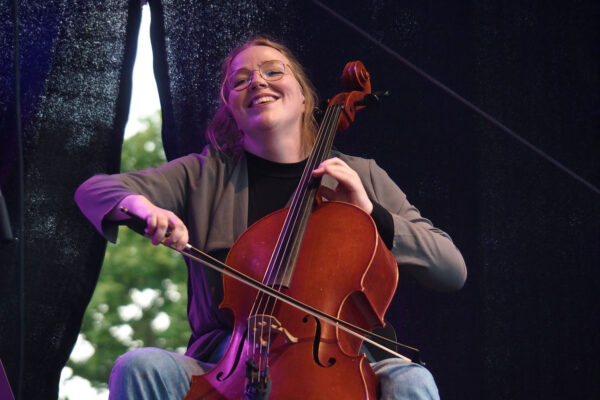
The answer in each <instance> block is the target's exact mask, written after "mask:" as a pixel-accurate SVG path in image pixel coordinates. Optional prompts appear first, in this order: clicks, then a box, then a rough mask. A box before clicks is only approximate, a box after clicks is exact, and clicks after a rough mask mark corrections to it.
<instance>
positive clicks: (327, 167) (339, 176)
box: [312, 157, 373, 214]
mask: <svg viewBox="0 0 600 400" xmlns="http://www.w3.org/2000/svg"><path fill="white" fill-rule="evenodd" d="M323 175H330V176H331V177H332V178H334V179H335V180H337V181H338V185H337V187H336V188H335V190H332V189H330V188H328V187H325V186H321V187H320V189H319V190H320V194H321V196H323V197H325V198H326V199H327V200H334V201H345V202H346V203H351V204H354V205H355V206H358V207H360V208H362V209H363V210H364V211H365V212H366V213H367V214H371V212H372V211H373V203H371V200H369V197H368V196H367V192H366V191H365V188H364V186H363V184H362V182H361V180H360V178H359V176H358V174H357V173H356V171H354V170H353V169H352V168H350V167H349V166H348V164H346V163H345V162H343V161H342V160H340V159H339V158H337V157H334V158H330V159H328V160H325V161H323V162H322V163H321V164H320V165H319V166H318V167H317V169H315V170H314V171H313V172H312V176H314V177H316V178H318V177H321V176H323Z"/></svg>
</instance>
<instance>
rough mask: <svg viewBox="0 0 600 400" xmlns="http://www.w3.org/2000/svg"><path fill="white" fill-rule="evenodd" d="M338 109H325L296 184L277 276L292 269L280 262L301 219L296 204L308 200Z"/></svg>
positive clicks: (279, 257)
mask: <svg viewBox="0 0 600 400" xmlns="http://www.w3.org/2000/svg"><path fill="white" fill-rule="evenodd" d="M338 107H339V106H338V105H334V106H332V107H328V108H327V110H326V112H325V116H324V118H323V123H322V124H321V127H320V129H319V136H318V138H317V142H316V143H315V148H314V149H313V151H312V152H311V157H310V158H309V160H308V163H307V165H306V167H305V168H304V171H303V173H302V177H301V179H300V182H299V184H298V189H301V188H302V189H303V190H301V191H300V192H299V193H294V198H293V201H292V205H291V207H290V209H289V212H290V213H292V214H291V215H290V216H289V218H286V224H285V226H284V228H283V230H286V236H288V237H287V239H288V240H286V241H285V247H284V248H283V249H282V250H281V249H280V251H279V254H278V255H277V256H278V261H277V262H278V264H277V273H278V274H279V272H280V270H281V268H284V272H286V271H287V270H288V269H290V268H292V265H289V263H287V262H286V263H285V265H283V264H284V263H283V261H284V260H282V259H281V258H282V257H285V254H286V253H287V252H288V249H289V246H290V245H292V243H291V241H290V240H289V239H290V238H289V236H290V235H291V234H292V233H291V232H290V231H291V230H292V229H293V228H294V227H296V226H297V225H298V220H299V219H300V218H302V216H303V212H304V210H302V209H300V207H297V204H298V203H300V204H301V203H303V202H305V201H307V200H308V199H307V196H308V195H309V193H310V191H309V186H308V182H309V181H310V179H312V171H313V170H314V169H315V168H316V166H317V165H316V164H317V162H318V160H320V159H322V157H323V154H324V152H325V151H326V149H327V146H328V142H327V141H326V139H327V134H326V132H329V131H331V129H334V128H335V127H336V126H337V123H338V120H339V114H340V113H339V110H338V109H337V108H338ZM329 136H331V135H329ZM288 220H289V224H288ZM283 230H282V231H283ZM288 261H289V260H288ZM284 275H285V274H284ZM281 288H282V282H281V281H279V282H278V283H277V289H278V290H281ZM269 297H270V296H269ZM275 306H276V299H273V300H272V306H271V312H270V313H273V311H274V309H275Z"/></svg>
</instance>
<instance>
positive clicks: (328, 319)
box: [163, 243, 419, 360]
mask: <svg viewBox="0 0 600 400" xmlns="http://www.w3.org/2000/svg"><path fill="white" fill-rule="evenodd" d="M163 244H164V243H163ZM166 247H168V248H170V249H171V250H174V251H177V252H178V253H180V254H181V255H182V256H184V257H186V258H190V259H192V260H195V261H197V262H199V263H201V264H202V265H205V266H207V267H208V268H211V269H213V270H215V271H218V272H220V273H222V274H224V275H227V276H229V277H230V278H232V279H235V280H238V281H240V282H242V283H244V284H246V285H248V286H250V287H252V288H254V289H256V290H259V291H263V292H266V293H267V294H268V295H269V296H273V297H276V298H277V299H278V300H280V301H282V302H284V303H287V304H289V305H290V306H292V307H295V308H298V309H300V310H302V311H304V312H306V313H307V314H309V315H310V316H312V317H313V318H317V319H319V320H321V321H323V322H325V323H327V324H332V325H334V326H336V327H337V328H339V329H341V330H343V331H345V332H347V333H349V334H350V335H352V336H355V337H357V338H359V339H361V340H364V341H366V342H368V343H371V344H373V345H374V346H376V347H379V348H380V349H382V350H384V351H386V352H388V353H390V354H392V355H394V356H396V357H401V358H404V359H407V360H410V359H409V358H407V357H406V356H403V355H401V354H399V353H397V352H395V351H393V350H391V349H389V348H387V347H385V346H383V345H381V344H379V343H377V342H375V341H374V340H372V339H370V338H369V337H368V336H371V337H373V338H376V339H379V340H383V341H386V342H388V343H391V344H394V345H396V346H399V347H402V348H403V349H405V350H408V351H411V352H413V353H415V354H418V353H419V350H418V349H417V348H415V347H411V346H408V345H405V344H403V343H399V342H396V341H394V340H391V339H388V338H386V337H384V336H381V335H378V334H376V333H373V332H369V331H367V330H366V329H363V328H361V327H360V326H356V325H353V324H351V323H349V322H347V321H344V320H342V319H339V318H337V317H334V316H332V315H329V314H327V313H324V312H323V311H321V310H319V309H316V308H314V307H311V306H309V305H308V304H304V303H302V302H300V301H298V300H296V299H294V298H292V297H290V296H288V295H286V294H284V293H281V292H278V291H276V290H274V289H273V288H271V287H270V286H267V285H264V284H263V283H261V282H260V281H255V280H254V279H252V278H251V277H249V276H247V275H244V274H243V273H241V272H239V271H237V270H235V269H233V268H231V267H229V266H228V265H227V264H224V263H222V262H221V261H219V260H217V259H215V258H214V257H212V256H210V255H208V254H206V253H204V252H202V251H200V250H199V249H196V248H195V247H193V246H191V245H190V244H189V243H188V244H187V245H186V247H185V250H182V251H179V250H177V249H176V248H175V247H171V246H166ZM191 252H194V253H197V254H199V256H197V255H195V254H192V253H191ZM207 259H208V260H210V261H207ZM359 332H360V333H359ZM361 333H362V335H361Z"/></svg>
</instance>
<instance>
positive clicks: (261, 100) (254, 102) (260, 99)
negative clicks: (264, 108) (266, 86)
mask: <svg viewBox="0 0 600 400" xmlns="http://www.w3.org/2000/svg"><path fill="white" fill-rule="evenodd" d="M276 100H277V98H276V97H274V96H261V97H258V98H256V99H254V100H252V102H250V107H252V106H255V105H259V104H265V103H272V102H274V101H276Z"/></svg>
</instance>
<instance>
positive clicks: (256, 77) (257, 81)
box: [250, 70, 267, 89]
mask: <svg viewBox="0 0 600 400" xmlns="http://www.w3.org/2000/svg"><path fill="white" fill-rule="evenodd" d="M250 79H252V80H251V81H250V87H251V88H252V89H254V88H257V87H265V86H267V81H266V80H265V78H263V77H262V75H261V74H260V72H258V71H257V70H254V71H252V76H251V77H250Z"/></svg>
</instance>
